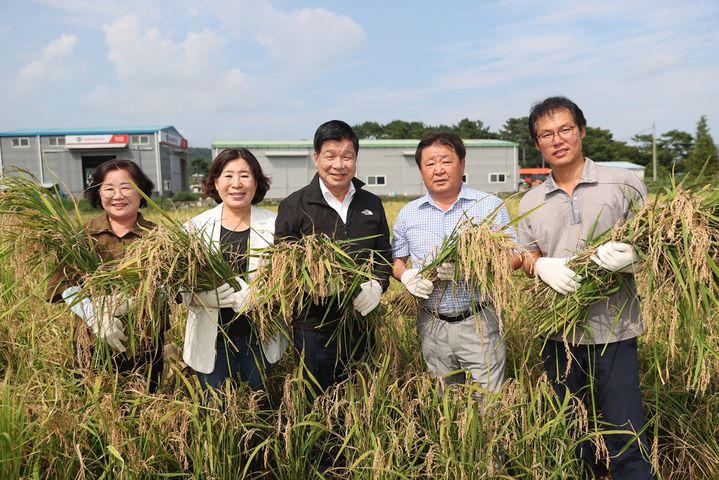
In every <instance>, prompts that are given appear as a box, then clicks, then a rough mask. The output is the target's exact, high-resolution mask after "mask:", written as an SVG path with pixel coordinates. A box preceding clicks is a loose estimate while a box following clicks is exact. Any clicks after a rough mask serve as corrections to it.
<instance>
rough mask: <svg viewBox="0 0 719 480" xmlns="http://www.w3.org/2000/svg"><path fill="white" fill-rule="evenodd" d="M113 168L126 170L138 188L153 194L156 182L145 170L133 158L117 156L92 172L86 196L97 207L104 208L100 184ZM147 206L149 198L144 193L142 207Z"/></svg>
mask: <svg viewBox="0 0 719 480" xmlns="http://www.w3.org/2000/svg"><path fill="white" fill-rule="evenodd" d="M113 170H125V171H126V172H127V173H128V174H129V175H130V178H131V179H132V181H133V182H134V183H135V185H136V186H137V188H138V189H139V190H140V191H141V192H142V193H144V194H145V195H147V196H148V197H149V196H150V195H152V189H153V188H154V187H155V184H154V183H152V180H150V179H149V178H148V177H147V175H145V172H143V171H142V169H140V167H139V166H138V165H137V164H136V163H135V162H133V161H132V160H123V159H120V158H116V159H114V160H108V161H107V162H104V163H101V164H100V165H99V166H98V167H97V168H96V169H95V171H94V172H93V173H92V183H91V184H90V186H89V187H87V190H85V193H84V194H85V198H86V199H87V201H88V202H90V204H91V205H92V206H93V207H95V208H102V200H101V199H100V185H102V182H104V181H105V177H106V176H107V174H108V173H110V172H112V171H113ZM145 206H147V200H145V197H143V196H142V195H141V196H140V208H142V207H145Z"/></svg>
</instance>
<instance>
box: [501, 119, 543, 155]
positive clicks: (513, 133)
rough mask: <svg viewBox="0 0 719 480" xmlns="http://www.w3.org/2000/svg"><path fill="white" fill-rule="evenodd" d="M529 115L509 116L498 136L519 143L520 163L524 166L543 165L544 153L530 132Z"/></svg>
mask: <svg viewBox="0 0 719 480" xmlns="http://www.w3.org/2000/svg"><path fill="white" fill-rule="evenodd" d="M528 122H529V117H512V118H508V119H507V121H506V122H504V125H502V128H501V129H500V130H499V135H498V137H499V138H500V139H502V140H507V141H510V142H516V143H518V144H519V164H520V165H521V166H522V167H541V166H542V154H541V153H540V152H539V150H537V148H536V147H535V145H534V139H533V138H532V136H531V135H530V134H529V126H528Z"/></svg>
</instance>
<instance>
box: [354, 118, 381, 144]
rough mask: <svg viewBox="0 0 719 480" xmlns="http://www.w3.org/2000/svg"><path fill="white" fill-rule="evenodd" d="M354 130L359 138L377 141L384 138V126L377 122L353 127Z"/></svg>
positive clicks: (368, 122)
mask: <svg viewBox="0 0 719 480" xmlns="http://www.w3.org/2000/svg"><path fill="white" fill-rule="evenodd" d="M352 130H354V132H355V134H356V135H357V138H365V139H371V140H374V139H377V138H382V131H383V128H382V125H380V124H379V123H377V122H370V121H367V122H364V123H360V124H359V125H354V126H352Z"/></svg>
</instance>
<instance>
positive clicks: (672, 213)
mask: <svg viewBox="0 0 719 480" xmlns="http://www.w3.org/2000/svg"><path fill="white" fill-rule="evenodd" d="M718 212H719V191H717V190H716V189H714V188H710V187H704V188H702V189H701V190H698V191H692V190H687V189H685V188H683V187H682V185H680V184H673V185H672V186H671V187H670V188H668V189H666V191H664V192H663V193H662V194H660V195H658V196H657V197H656V199H655V200H654V201H652V202H646V203H645V204H644V205H642V206H641V207H640V208H638V209H637V210H636V211H635V213H634V215H633V216H632V217H631V218H630V219H629V220H628V221H627V222H624V223H620V224H617V225H616V226H615V227H614V228H612V229H611V230H609V231H608V232H604V233H603V234H601V235H599V236H597V237H596V238H594V239H592V240H590V241H589V242H588V243H587V245H586V247H585V248H584V249H583V250H581V251H579V252H578V253H577V254H576V255H575V256H573V257H572V259H571V260H570V261H569V263H568V266H569V267H570V268H572V269H573V270H574V271H575V272H577V273H578V274H579V275H581V276H582V278H583V280H582V283H581V286H580V288H579V289H578V290H577V292H575V293H574V294H571V295H560V294H558V293H556V292H554V290H552V289H551V288H550V287H549V286H548V285H546V284H544V283H542V282H539V281H536V282H535V285H534V288H533V290H532V296H533V301H532V302H531V303H530V306H531V310H532V312H533V315H532V318H533V324H534V328H535V331H536V332H537V333H538V334H540V335H550V334H560V335H561V336H562V338H564V339H565V341H569V342H570V343H571V342H572V340H573V339H574V338H575V337H576V335H580V334H581V333H582V331H583V328H585V326H586V324H585V322H584V320H585V317H586V314H587V308H588V307H589V306H590V305H592V304H595V303H597V302H600V301H603V300H606V299H607V298H609V297H610V296H611V295H613V294H614V293H616V292H618V291H619V290H620V289H622V288H624V287H625V285H626V282H630V281H632V280H631V277H629V276H627V275H626V274H623V273H613V272H609V271H607V270H605V269H603V268H601V267H599V266H597V265H596V264H595V263H594V262H593V261H591V259H590V258H591V256H593V255H595V253H596V248H597V246H599V245H601V244H602V243H604V242H606V241H610V240H613V241H620V242H626V243H629V244H632V245H634V246H635V248H636V250H637V252H638V253H639V256H640V258H641V261H642V263H643V268H642V270H641V271H640V272H639V273H637V274H636V277H637V286H638V293H639V296H640V298H641V299H642V311H643V318H644V324H645V327H646V336H647V338H649V339H652V340H656V341H657V342H665V343H666V344H667V345H668V346H669V352H670V355H669V357H667V358H668V359H669V360H671V359H673V358H675V356H676V354H677V352H679V351H681V352H682V355H683V358H684V359H685V360H689V365H691V366H692V368H690V369H689V371H687V372H682V373H680V375H681V376H682V378H684V379H685V382H686V386H687V388H692V389H696V390H697V391H699V392H703V391H705V390H706V389H707V388H708V387H709V385H710V383H711V381H712V379H716V378H717V376H719V327H718V326H717V322H716V321H714V320H713V319H716V318H717V315H718V313H717V312H718V311H719V309H718V308H717V307H719V268H718V267H717V264H718V262H719V248H718V247H719V221H718V220H717V219H718V218H719V217H718ZM656 367H657V368H659V369H660V371H668V365H667V364H664V365H661V364H657V365H656Z"/></svg>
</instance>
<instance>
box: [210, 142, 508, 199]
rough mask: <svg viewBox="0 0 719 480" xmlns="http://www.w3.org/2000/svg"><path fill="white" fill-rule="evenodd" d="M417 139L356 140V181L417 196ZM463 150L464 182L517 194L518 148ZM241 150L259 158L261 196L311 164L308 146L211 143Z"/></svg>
mask: <svg viewBox="0 0 719 480" xmlns="http://www.w3.org/2000/svg"><path fill="white" fill-rule="evenodd" d="M418 143H419V140H360V150H359V154H358V156H357V175H356V176H357V178H359V179H360V180H362V181H363V182H365V184H366V187H365V188H367V189H368V190H369V191H371V192H373V193H375V194H377V195H384V196H396V195H408V196H420V195H423V194H424V193H426V189H425V188H424V184H423V183H422V178H421V177H420V174H419V171H418V169H417V164H416V163H415V160H414V153H415V150H416V148H417V144H418ZM464 143H465V146H466V147H467V158H466V164H465V182H466V184H467V185H468V186H469V187H471V188H474V189H477V190H482V191H485V192H490V193H499V192H509V193H513V192H516V191H517V188H518V184H519V163H518V146H517V144H516V143H514V142H507V141H503V140H464ZM239 147H244V148H247V149H248V150H250V151H251V152H252V153H253V154H254V155H255V156H256V157H257V160H259V162H260V165H261V166H262V169H263V170H264V172H265V174H266V175H268V176H269V177H270V178H271V179H272V186H271V188H270V191H269V192H267V198H271V199H281V198H284V197H286V196H287V195H289V194H290V193H292V192H294V191H295V190H298V189H300V188H302V187H304V186H305V185H307V183H309V181H310V180H311V179H312V177H313V176H314V174H315V171H316V170H315V166H314V161H313V158H312V155H313V153H314V150H313V145H312V142H311V141H309V140H302V141H264V142H262V141H215V142H212V157H213V158H214V157H216V156H217V155H218V154H219V153H220V152H221V151H222V150H224V149H226V148H239Z"/></svg>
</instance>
